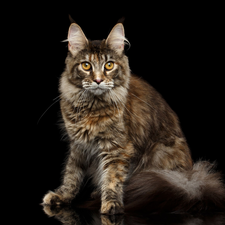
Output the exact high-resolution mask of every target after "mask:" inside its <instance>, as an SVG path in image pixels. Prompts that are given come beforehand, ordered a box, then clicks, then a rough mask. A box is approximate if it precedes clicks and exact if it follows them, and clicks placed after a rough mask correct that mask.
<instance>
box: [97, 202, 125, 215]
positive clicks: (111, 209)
mask: <svg viewBox="0 0 225 225" xmlns="http://www.w3.org/2000/svg"><path fill="white" fill-rule="evenodd" d="M123 213H124V207H123V205H122V204H121V203H119V202H117V201H108V202H103V203H102V206H101V214H107V215H114V214H123Z"/></svg>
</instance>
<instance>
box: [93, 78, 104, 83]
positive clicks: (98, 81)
mask: <svg viewBox="0 0 225 225" xmlns="http://www.w3.org/2000/svg"><path fill="white" fill-rule="evenodd" d="M102 81H103V80H102V79H101V78H96V79H94V82H96V83H97V84H100V83H101V82H102Z"/></svg>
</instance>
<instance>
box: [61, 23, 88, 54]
mask: <svg viewBox="0 0 225 225" xmlns="http://www.w3.org/2000/svg"><path fill="white" fill-rule="evenodd" d="M65 41H68V42H69V45H68V47H69V51H70V52H71V53H72V54H73V55H76V54H77V53H78V52H79V51H80V50H82V49H84V48H85V46H86V45H87V44H88V40H87V38H86V37H85V35H84V33H83V31H82V29H81V28H80V26H79V25H77V24H76V23H72V24H71V25H70V27H69V32H68V39H67V40H65Z"/></svg>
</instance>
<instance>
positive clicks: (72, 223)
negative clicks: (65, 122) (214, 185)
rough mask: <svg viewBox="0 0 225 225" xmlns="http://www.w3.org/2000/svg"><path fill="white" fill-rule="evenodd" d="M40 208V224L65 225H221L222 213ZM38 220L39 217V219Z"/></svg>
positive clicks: (223, 222)
mask: <svg viewBox="0 0 225 225" xmlns="http://www.w3.org/2000/svg"><path fill="white" fill-rule="evenodd" d="M41 207H42V206H40V208H39V210H40V212H39V213H41V214H42V216H41V218H42V221H39V222H41V224H66V225H159V224H167V225H178V224H179V225H222V224H225V214H224V213H207V214H198V215H191V214H157V215H150V214H148V215H146V214H136V213H132V214H124V215H116V216H107V215H101V214H100V213H99V212H97V211H90V210H86V209H73V208H70V207H63V208H50V207H48V206H44V207H42V209H41ZM39 219H40V217H39Z"/></svg>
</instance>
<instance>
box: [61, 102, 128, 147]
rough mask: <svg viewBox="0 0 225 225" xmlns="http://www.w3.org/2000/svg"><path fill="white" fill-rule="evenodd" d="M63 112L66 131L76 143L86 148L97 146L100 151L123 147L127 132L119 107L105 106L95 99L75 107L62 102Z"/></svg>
mask: <svg viewBox="0 0 225 225" xmlns="http://www.w3.org/2000/svg"><path fill="white" fill-rule="evenodd" d="M61 112H62V116H63V120H64V123H65V127H66V131H67V133H68V135H69V137H70V139H71V140H72V141H73V142H74V143H77V144H79V145H83V146H84V148H85V146H87V145H88V146H89V145H90V144H91V145H92V144H94V145H96V144H97V146H98V148H100V149H109V148H112V146H115V145H119V146H121V144H122V143H121V141H122V140H123V139H124V138H123V137H124V134H125V133H126V132H125V126H124V122H123V119H122V115H123V109H121V108H120V107H119V106H115V105H113V104H109V103H108V104H106V103H104V104H103V102H100V101H98V100H95V99H94V100H93V102H82V103H80V104H77V105H76V106H74V105H73V104H70V103H68V102H66V101H63V100H61ZM119 140H120V141H119ZM119 142H120V143H119Z"/></svg>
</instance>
